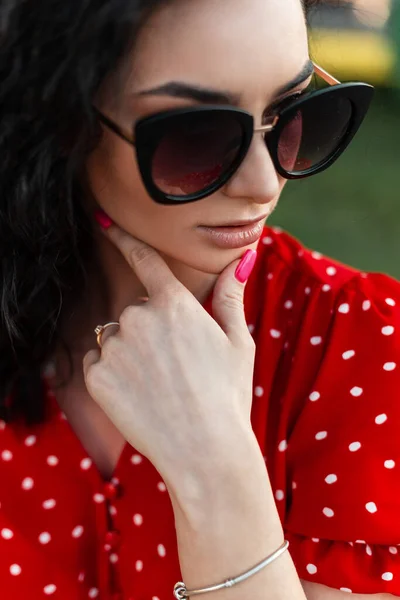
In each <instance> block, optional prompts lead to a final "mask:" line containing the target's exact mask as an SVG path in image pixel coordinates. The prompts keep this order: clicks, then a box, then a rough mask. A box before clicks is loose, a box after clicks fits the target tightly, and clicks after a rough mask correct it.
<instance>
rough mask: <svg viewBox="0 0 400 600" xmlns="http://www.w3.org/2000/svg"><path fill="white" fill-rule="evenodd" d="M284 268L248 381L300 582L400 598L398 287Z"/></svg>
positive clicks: (378, 279) (375, 278) (381, 279)
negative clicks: (332, 278) (252, 386)
mask: <svg viewBox="0 0 400 600" xmlns="http://www.w3.org/2000/svg"><path fill="white" fill-rule="evenodd" d="M299 254H301V251H299ZM317 258H318V257H317ZM274 261H275V263H274ZM281 263H282V259H281V258H279V259H277V258H276V256H275V257H272V258H270V259H269V264H273V267H272V268H271V273H270V275H269V279H270V280H271V281H270V286H269V287H270V290H269V296H268V293H267V297H266V298H265V307H268V308H264V309H263V316H262V317H260V323H259V327H258V334H257V335H258V338H259V340H258V341H259V342H260V355H259V361H258V363H257V364H256V369H255V379H254V383H255V386H256V387H255V390H256V397H255V405H257V402H260V400H261V398H257V396H260V397H261V396H262V395H263V394H264V393H265V394H268V397H269V403H268V408H267V409H266V408H265V406H266V403H262V402H260V410H261V406H263V407H264V410H266V411H267V412H266V414H265V415H263V417H262V419H263V423H266V425H264V427H261V426H260V423H261V412H257V406H255V407H254V415H255V416H254V427H255V431H256V433H257V435H258V438H259V440H262V439H264V440H265V455H266V456H265V458H266V463H267V468H268V471H269V474H270V478H271V483H272V486H273V490H274V493H275V497H276V503H277V506H278V509H279V512H280V516H281V519H282V522H283V525H284V530H285V535H286V538H287V539H288V540H289V542H290V552H291V555H292V557H293V560H294V562H295V565H296V568H297V571H298V574H299V577H300V578H301V579H304V580H307V581H311V582H315V583H320V584H324V585H326V586H329V587H332V588H336V589H340V590H342V591H347V592H353V593H359V594H376V593H388V594H393V595H395V596H400V555H399V552H400V284H399V283H398V282H397V281H395V280H394V279H392V278H390V277H388V276H385V275H379V274H364V273H356V274H354V273H350V275H351V276H349V272H348V271H347V272H346V274H347V275H346V276H347V278H348V280H347V282H345V283H344V284H340V285H339V286H337V285H336V286H335V285H329V284H327V283H326V279H325V280H324V278H323V277H320V276H319V275H318V274H316V273H314V274H312V273H306V274H305V273H304V270H303V273H301V274H299V271H298V269H296V268H294V269H292V270H291V274H290V275H289V276H288V275H287V272H288V269H283V267H282V264H281ZM320 264H322V263H320ZM325 264H328V263H325ZM327 269H331V275H333V274H335V272H337V273H338V274H339V276H340V267H329V266H328V267H327ZM284 273H286V274H285V275H284ZM328 273H329V271H328ZM267 277H268V276H267ZM328 278H329V277H328ZM274 286H275V287H274ZM268 298H269V299H268ZM260 336H261V337H262V338H263V339H265V340H268V341H267V342H266V343H263V342H262V340H260ZM274 345H275V346H278V347H279V351H277V352H275V351H274V347H275V346H274ZM266 365H271V369H269V368H266ZM271 371H272V375H271Z"/></svg>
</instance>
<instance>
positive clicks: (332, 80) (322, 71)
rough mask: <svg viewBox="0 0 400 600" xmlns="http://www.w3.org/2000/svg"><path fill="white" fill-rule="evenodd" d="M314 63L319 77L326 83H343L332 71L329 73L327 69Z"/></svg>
mask: <svg viewBox="0 0 400 600" xmlns="http://www.w3.org/2000/svg"><path fill="white" fill-rule="evenodd" d="M313 64H314V71H315V73H316V74H317V75H318V76H319V77H321V78H322V79H323V80H324V81H325V82H326V83H329V85H338V84H339V83H341V82H340V81H339V80H338V79H336V77H333V75H330V73H328V71H325V69H323V68H322V67H320V66H319V65H317V64H316V63H313Z"/></svg>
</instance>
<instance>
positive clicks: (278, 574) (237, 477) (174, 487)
mask: <svg viewBox="0 0 400 600" xmlns="http://www.w3.org/2000/svg"><path fill="white" fill-rule="evenodd" d="M221 462H222V461H221ZM221 462H220V465H219V466H218V464H217V463H218V461H216V460H215V457H214V460H212V461H211V464H210V465H209V468H206V469H205V471H204V473H202V474H199V475H198V474H197V473H196V472H192V473H191V475H190V476H189V477H185V476H183V477H182V476H181V477H178V476H177V477H176V478H174V477H172V478H170V482H169V492H170V495H171V501H172V505H173V508H174V514H175V525H176V531H177V540H178V548H179V558H180V565H181V571H182V578H183V582H184V583H185V585H186V587H187V589H188V590H193V589H199V588H204V587H209V586H211V585H215V584H219V583H222V582H223V581H225V580H226V579H228V578H232V577H236V576H238V575H241V574H242V573H244V572H245V571H248V570H249V569H250V568H252V567H253V566H255V565H256V564H258V563H260V562H261V561H262V560H264V559H265V558H266V557H267V556H269V555H270V554H272V553H273V552H275V551H276V550H277V549H278V548H279V547H280V546H281V545H282V543H283V541H284V534H283V530H282V527H281V523H280V519H279V516H278V512H277V510H276V506H275V502H274V498H273V494H272V490H271V487H270V482H269V478H268V474H267V471H266V468H265V463H264V460H263V457H262V455H261V452H260V450H259V447H258V445H257V444H256V442H255V438H254V440H253V439H252V438H251V436H249V440H243V442H241V443H240V444H238V445H237V446H236V449H235V452H234V455H232V452H230V453H229V459H228V456H227V457H226V460H224V462H223V463H222V464H221ZM196 597H197V596H196ZM200 597H201V598H204V600H205V599H206V598H210V600H211V599H212V598H216V599H217V598H218V600H249V599H250V598H251V599H252V600H272V599H273V600H305V595H304V591H303V588H302V586H301V583H300V580H299V578H298V576H297V573H296V570H295V567H294V564H293V562H292V559H291V557H290V552H289V551H287V552H285V553H284V554H283V555H281V556H280V557H279V558H278V559H276V560H275V561H274V562H273V563H271V564H270V565H268V566H267V567H265V568H263V569H262V570H261V571H259V572H258V573H256V574H255V575H253V576H252V577H250V578H249V579H247V580H246V581H244V582H242V583H239V584H237V585H236V586H234V587H232V588H227V589H221V590H218V591H216V592H210V593H207V594H204V595H201V596H199V598H200Z"/></svg>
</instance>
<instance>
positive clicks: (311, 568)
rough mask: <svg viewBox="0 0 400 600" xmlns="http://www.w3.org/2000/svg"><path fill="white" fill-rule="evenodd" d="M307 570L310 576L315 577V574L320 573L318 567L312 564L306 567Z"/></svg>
mask: <svg viewBox="0 0 400 600" xmlns="http://www.w3.org/2000/svg"><path fill="white" fill-rule="evenodd" d="M306 569H307V572H308V573H310V575H315V573H316V572H317V571H318V569H317V567H316V566H315V565H312V564H311V563H310V564H308V565H307V566H306Z"/></svg>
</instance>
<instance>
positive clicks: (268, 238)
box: [262, 235, 274, 246]
mask: <svg viewBox="0 0 400 600" xmlns="http://www.w3.org/2000/svg"><path fill="white" fill-rule="evenodd" d="M273 241H274V240H273V239H272V238H271V237H269V236H268V235H267V236H266V237H264V238H263V239H262V243H263V244H265V245H266V246H270V245H271V244H272V243H273Z"/></svg>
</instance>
